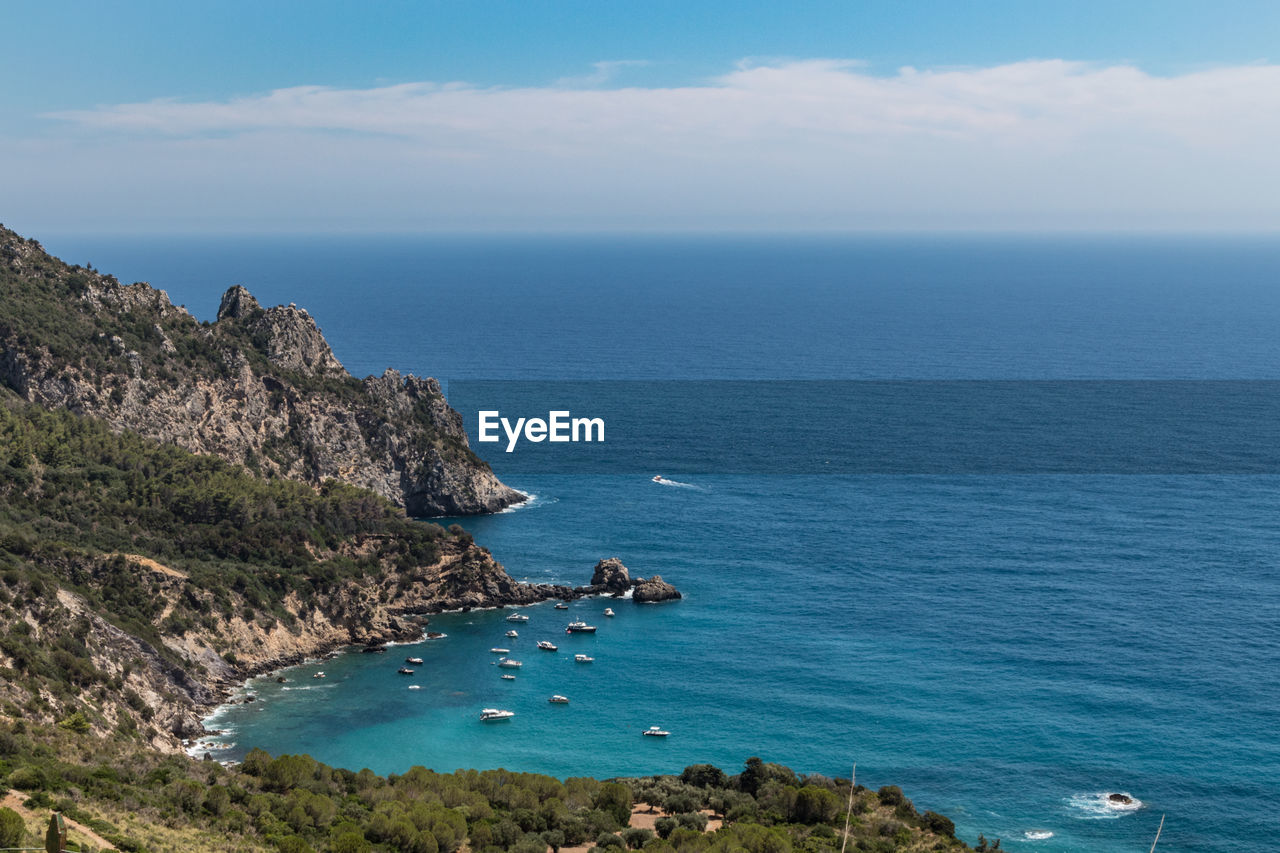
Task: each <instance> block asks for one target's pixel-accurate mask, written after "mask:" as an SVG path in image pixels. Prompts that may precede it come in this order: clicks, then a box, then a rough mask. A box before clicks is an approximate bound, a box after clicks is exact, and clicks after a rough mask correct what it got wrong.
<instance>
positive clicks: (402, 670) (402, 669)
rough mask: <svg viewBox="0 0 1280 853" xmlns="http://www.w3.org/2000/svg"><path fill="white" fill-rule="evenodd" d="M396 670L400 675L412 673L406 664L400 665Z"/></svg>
mask: <svg viewBox="0 0 1280 853" xmlns="http://www.w3.org/2000/svg"><path fill="white" fill-rule="evenodd" d="M396 672H398V673H400V674H401V675H413V670H411V669H409V667H407V666H402V667H400V668H399V669H397V670H396Z"/></svg>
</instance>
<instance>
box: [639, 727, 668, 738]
mask: <svg viewBox="0 0 1280 853" xmlns="http://www.w3.org/2000/svg"><path fill="white" fill-rule="evenodd" d="M640 734H642V735H645V736H646V737H666V736H667V735H669V734H671V732H668V731H664V730H663V729H660V728H658V727H657V726H649V728H648V729H646V730H645V731H643V732H641V733H640Z"/></svg>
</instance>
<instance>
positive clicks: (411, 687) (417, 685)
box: [409, 684, 422, 690]
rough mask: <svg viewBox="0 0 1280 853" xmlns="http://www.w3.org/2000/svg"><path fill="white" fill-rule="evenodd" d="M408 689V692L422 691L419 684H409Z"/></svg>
mask: <svg viewBox="0 0 1280 853" xmlns="http://www.w3.org/2000/svg"><path fill="white" fill-rule="evenodd" d="M409 689H410V690H421V689H422V685H421V684H410V685H409Z"/></svg>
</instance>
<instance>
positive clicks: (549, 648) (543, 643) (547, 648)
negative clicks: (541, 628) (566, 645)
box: [538, 640, 560, 652]
mask: <svg viewBox="0 0 1280 853" xmlns="http://www.w3.org/2000/svg"><path fill="white" fill-rule="evenodd" d="M538 648H540V649H542V650H543V651H544V652H554V651H557V650H559V648H560V647H559V646H557V645H556V644H555V643H553V642H551V641H550V640H539V641H538Z"/></svg>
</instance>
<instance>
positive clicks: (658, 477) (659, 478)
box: [653, 474, 662, 483]
mask: <svg viewBox="0 0 1280 853" xmlns="http://www.w3.org/2000/svg"><path fill="white" fill-rule="evenodd" d="M653 482H655V483H661V482H662V475H661V474H654V475H653Z"/></svg>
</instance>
